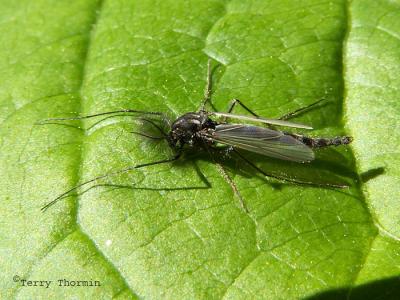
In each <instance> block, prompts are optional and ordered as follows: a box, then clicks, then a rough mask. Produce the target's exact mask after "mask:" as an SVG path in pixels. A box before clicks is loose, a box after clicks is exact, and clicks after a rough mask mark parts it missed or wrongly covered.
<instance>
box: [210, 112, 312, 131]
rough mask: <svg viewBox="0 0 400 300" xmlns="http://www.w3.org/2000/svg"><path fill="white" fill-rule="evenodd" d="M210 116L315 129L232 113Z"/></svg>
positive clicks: (217, 113) (216, 113)
mask: <svg viewBox="0 0 400 300" xmlns="http://www.w3.org/2000/svg"><path fill="white" fill-rule="evenodd" d="M208 114H209V115H214V116H217V117H226V118H230V119H237V120H245V121H252V122H260V123H265V124H270V125H276V126H286V127H293V128H302V129H313V128H312V127H311V126H308V125H304V124H299V123H293V122H288V121H284V120H278V119H267V118H261V117H259V118H257V117H251V116H244V115H235V114H231V113H222V112H208Z"/></svg>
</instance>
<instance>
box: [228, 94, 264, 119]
mask: <svg viewBox="0 0 400 300" xmlns="http://www.w3.org/2000/svg"><path fill="white" fill-rule="evenodd" d="M236 104H239V105H240V106H241V107H243V108H244V109H245V110H246V111H248V112H249V113H250V114H252V115H253V116H255V117H256V118H259V117H260V116H259V115H257V114H256V113H255V112H253V111H252V110H251V109H250V108H248V107H247V106H246V105H244V104H243V102H242V101H240V100H239V99H236V98H235V99H232V100H231V101H230V104H229V109H228V112H227V113H228V114H230V113H231V112H232V111H233V109H234V108H235V106H236ZM226 119H227V117H223V118H222V122H226Z"/></svg>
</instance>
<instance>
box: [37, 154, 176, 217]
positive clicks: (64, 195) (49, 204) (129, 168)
mask: <svg viewBox="0 0 400 300" xmlns="http://www.w3.org/2000/svg"><path fill="white" fill-rule="evenodd" d="M181 154H182V152H181V151H179V152H178V153H177V154H176V155H175V156H174V157H172V158H168V159H163V160H158V161H153V162H150V163H145V164H140V165H136V166H130V167H127V168H125V169H122V170H118V171H115V172H111V173H108V174H105V175H101V176H97V177H95V178H92V179H90V180H88V181H85V182H83V183H81V184H78V185H76V186H74V187H73V188H71V189H69V190H68V191H66V192H64V193H62V194H61V195H59V196H58V197H57V198H55V199H54V200H52V201H50V202H49V203H47V204H46V205H45V206H43V207H42V208H41V211H42V212H44V211H46V210H47V209H48V208H49V207H50V206H52V205H54V204H55V203H57V202H58V201H60V200H61V199H63V198H65V197H68V196H69V195H70V194H71V192H74V191H76V190H77V189H79V188H81V187H83V186H86V185H88V184H89V183H92V182H96V181H97V180H100V179H103V178H107V177H110V176H114V175H117V174H121V173H125V172H129V171H132V170H135V169H139V168H143V167H148V166H153V165H159V164H163V163H169V162H173V161H175V160H178V159H179V157H180V156H181Z"/></svg>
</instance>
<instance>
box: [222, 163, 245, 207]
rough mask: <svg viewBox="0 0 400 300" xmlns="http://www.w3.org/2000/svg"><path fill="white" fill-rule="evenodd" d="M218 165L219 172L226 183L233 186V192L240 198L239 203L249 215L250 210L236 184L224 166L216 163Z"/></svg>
mask: <svg viewBox="0 0 400 300" xmlns="http://www.w3.org/2000/svg"><path fill="white" fill-rule="evenodd" d="M215 164H216V165H217V168H218V170H219V172H220V173H221V175H222V177H223V178H224V179H225V181H226V182H228V184H229V185H230V186H231V188H232V190H233V192H234V193H235V195H236V196H237V197H238V198H239V202H240V205H241V206H242V208H243V210H244V211H245V212H246V213H248V212H249V210H248V209H247V206H246V204H245V202H244V200H243V197H242V195H241V194H240V192H239V190H238V188H237V186H236V184H235V182H234V181H233V179H232V178H231V177H230V176H229V174H228V172H226V170H225V168H224V166H223V165H221V164H220V163H215Z"/></svg>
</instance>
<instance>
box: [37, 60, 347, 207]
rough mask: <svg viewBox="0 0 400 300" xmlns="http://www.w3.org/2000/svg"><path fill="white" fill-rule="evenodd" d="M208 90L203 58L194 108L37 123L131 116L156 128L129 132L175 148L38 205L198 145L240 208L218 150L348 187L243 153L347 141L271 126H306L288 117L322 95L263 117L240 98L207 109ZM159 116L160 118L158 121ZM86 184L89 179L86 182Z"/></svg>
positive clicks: (287, 153) (304, 158) (305, 156)
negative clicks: (200, 93)
mask: <svg viewBox="0 0 400 300" xmlns="http://www.w3.org/2000/svg"><path fill="white" fill-rule="evenodd" d="M211 94H212V68H211V60H208V64H207V84H206V88H205V91H204V99H203V100H202V101H201V104H200V107H199V109H198V110H197V111H195V112H188V113H185V114H183V115H181V116H180V117H178V118H177V119H175V120H170V119H169V118H168V117H167V115H166V114H165V113H163V112H155V111H143V110H135V109H121V110H115V111H108V112H101V113H96V114H91V115H85V116H77V117H72V118H51V119H46V120H43V121H41V122H38V123H37V124H39V125H44V124H52V123H57V122H60V121H73V120H82V119H89V118H100V117H101V119H100V120H98V121H96V123H95V124H93V125H92V126H96V125H97V124H99V123H100V122H103V121H104V120H107V119H109V118H114V117H120V116H133V117H135V118H136V119H138V120H140V121H141V122H144V123H147V125H150V126H151V127H152V128H153V129H154V131H155V132H156V134H148V133H145V132H136V131H133V132H132V133H134V134H137V135H139V136H142V137H144V138H147V139H151V140H165V141H167V143H168V145H169V147H170V148H171V149H172V150H173V151H174V155H173V156H172V157H168V158H165V159H162V160H157V161H151V162H145V163H141V164H137V165H132V166H128V167H126V168H123V169H120V170H117V171H114V172H109V173H107V174H104V175H100V176H97V177H94V178H92V179H90V180H87V181H85V182H82V183H80V184H78V185H76V186H74V187H72V188H70V189H69V190H67V191H65V192H64V193H62V194H60V195H59V196H57V197H56V198H55V199H53V200H52V201H50V202H48V203H47V204H46V205H44V206H43V207H42V208H41V210H42V211H46V210H47V209H48V208H49V207H51V206H52V205H54V204H55V203H57V202H58V201H60V200H62V199H64V198H65V197H69V196H72V195H75V194H76V193H77V192H79V191H80V190H82V189H83V192H85V191H87V190H90V189H92V188H93V187H96V186H104V184H96V183H98V182H99V181H100V180H102V179H105V178H108V177H111V176H115V175H117V174H121V173H125V172H130V171H133V170H136V169H140V168H147V167H150V166H155V165H160V164H167V163H172V162H175V161H177V160H179V159H180V158H181V157H182V154H183V153H184V152H187V151H188V150H190V149H191V150H192V151H196V152H198V151H200V152H203V153H206V154H207V155H208V157H209V159H210V161H211V162H212V163H214V164H215V165H216V166H217V169H218V171H219V172H220V173H221V175H222V177H223V178H224V179H225V180H226V182H227V183H228V184H229V185H230V186H231V188H232V190H233V192H234V194H235V195H236V196H237V197H238V199H239V201H240V205H241V207H242V209H243V210H244V211H245V212H248V211H249V210H248V209H247V206H246V204H245V202H244V200H243V197H242V196H241V194H240V191H239V189H238V187H237V186H236V184H235V182H234V181H233V179H232V178H231V176H230V175H229V173H228V172H227V171H226V169H225V166H224V164H223V163H221V161H220V160H219V159H217V157H218V156H224V157H225V156H228V157H230V156H235V159H238V160H240V161H241V162H242V163H245V165H247V166H248V167H249V168H251V169H252V171H253V172H256V173H258V174H260V175H261V176H263V177H265V178H273V179H276V180H278V181H279V182H286V183H292V184H297V185H309V186H316V187H324V188H335V189H336V188H339V189H340V188H346V187H348V185H347V184H336V183H329V182H323V183H320V182H313V181H312V180H299V179H295V178H291V177H288V176H285V175H278V174H274V173H271V172H268V171H266V170H264V169H262V168H261V167H259V166H257V165H256V164H255V163H253V161H252V160H251V159H250V158H248V156H247V155H246V153H247V154H248V153H249V152H250V153H253V154H258V155H261V156H264V157H269V158H274V159H278V160H283V161H289V162H295V163H309V162H311V161H313V160H314V159H315V154H314V151H313V149H317V148H325V147H329V146H339V145H346V144H349V143H350V142H351V141H352V138H351V137H348V136H337V137H333V138H321V137H316V138H314V137H309V136H306V135H302V134H298V133H291V132H288V131H281V130H278V129H276V127H291V128H298V129H312V127H311V126H308V125H304V124H298V123H294V122H290V121H288V120H289V119H291V118H294V117H296V116H298V115H300V114H303V113H304V112H306V111H307V110H309V109H312V108H315V106H316V105H318V104H319V103H321V102H322V101H324V99H321V100H318V101H316V102H314V103H312V104H311V105H308V106H305V107H302V108H299V109H297V110H295V111H293V112H290V113H288V114H285V115H283V116H282V117H280V118H278V119H267V118H264V117H260V116H259V115H257V114H256V113H255V112H253V111H252V110H251V109H250V108H249V107H248V106H246V105H245V104H244V103H243V102H241V101H240V100H239V99H233V100H231V102H230V105H229V109H228V111H227V112H216V111H208V110H207V109H206V106H207V105H211ZM237 105H240V106H241V107H242V108H243V109H244V110H246V111H247V112H248V113H249V114H250V115H239V114H234V113H232V112H233V110H234V108H235V107H236V106H237ZM228 120H238V121H241V122H244V121H245V122H253V123H261V124H264V127H262V126H256V125H249V124H242V123H231V122H228ZM158 121H159V122H160V123H161V125H160V123H159V122H158ZM90 184H92V185H91V186H90ZM208 184H209V183H208ZM206 186H207V184H206Z"/></svg>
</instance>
